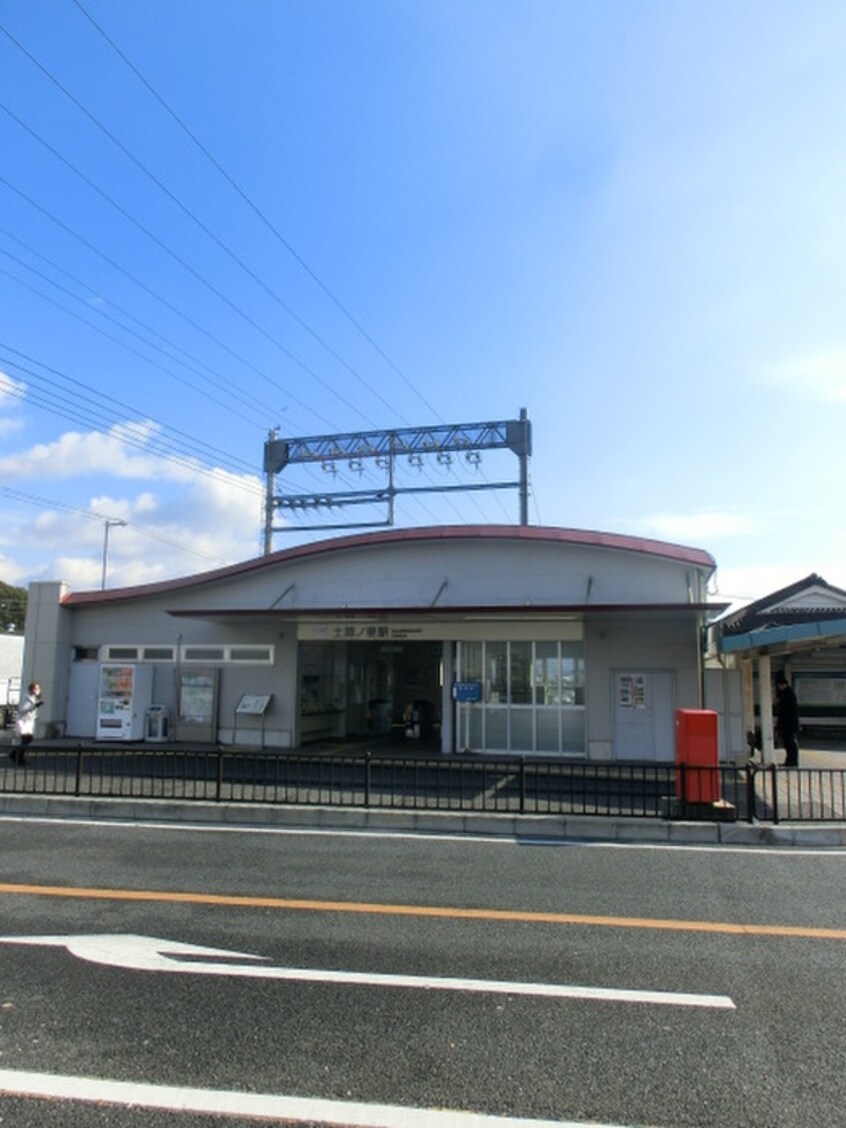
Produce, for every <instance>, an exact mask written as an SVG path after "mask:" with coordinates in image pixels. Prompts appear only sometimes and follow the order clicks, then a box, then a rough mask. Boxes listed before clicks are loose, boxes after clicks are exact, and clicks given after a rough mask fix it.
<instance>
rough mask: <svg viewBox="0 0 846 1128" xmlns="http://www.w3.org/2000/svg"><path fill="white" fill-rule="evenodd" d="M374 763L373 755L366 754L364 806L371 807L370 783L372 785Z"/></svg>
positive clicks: (370, 753)
mask: <svg viewBox="0 0 846 1128" xmlns="http://www.w3.org/2000/svg"><path fill="white" fill-rule="evenodd" d="M372 763H373V753H372V752H365V753H364V805H365V807H369V806H370V783H371V765H372Z"/></svg>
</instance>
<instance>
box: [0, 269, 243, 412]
mask: <svg viewBox="0 0 846 1128" xmlns="http://www.w3.org/2000/svg"><path fill="white" fill-rule="evenodd" d="M0 254H3V255H5V256H6V257H7V258H10V259H12V261H13V262H17V263H18V264H19V265H20V266H23V267H24V269H26V270H30V271H32V273H33V274H35V275H36V276H37V277H39V278H42V279H43V280H44V281H45V282H47V283H48V285H50V286H54V287H55V288H56V289H57V290H60V291H61V292H62V293H64V294H67V296H68V297H69V298H72V299H73V300H74V301H82V299H81V298H78V297H77V296H76V295H75V294H72V293H71V292H70V290H68V289H66V288H65V287H64V286H60V285H59V284H58V283H57V282H54V281H53V280H52V279H50V278H48V277H47V276H46V275H45V274H42V273H41V272H40V271H37V270H35V269H34V268H33V267H31V266H29V265H28V264H27V263H25V262H23V261H22V260H21V259H19V258H17V256H15V255H12V254H10V253H9V252H8V251H6V250H4V249H3V248H2V247H0ZM0 274H4V275H5V276H6V277H7V278H11V279H12V281H13V282H15V283H16V284H17V285H18V286H22V287H24V289H27V290H29V291H30V293H33V294H35V295H36V296H37V297H39V298H41V300H42V301H45V302H48V303H49V304H50V305H53V306H55V307H56V308H57V309H60V310H61V311H62V312H63V313H66V314H67V315H68V316H69V317H73V318H75V319H76V320H77V321H79V322H80V323H81V324H82V325H86V326H87V327H88V328H89V329H92V330H93V331H94V332H95V333H99V334H100V335H101V336H102V337H105V338H106V339H107V340H109V341H113V342H114V343H115V344H117V345H119V346H120V347H121V348H122V349H125V350H126V351H127V352H129V353H132V354H133V355H134V356H137V357H139V358H140V359H141V360H143V361H144V363H145V364H149V365H152V367H154V368H157V369H158V370H159V371H160V372H164V373H165V374H166V375H168V376H172V377H173V379H174V380H176V381H178V382H179V383H181V384H184V385H185V386H186V387H188V388H190V389H191V390H192V391H194V392H197V393H198V394H200V395H202V396H203V397H204V398H205V399H210V400H212V401H213V402H214V403H216V404H218V406H219V407H223V408H224V409H225V410H226V411H228V412H231V413H233V414H235V415H238V416H239V417H240V418H241V419H243V420H244V421H245V422H246V423H250V424H251V425H253V426H255V427H260V428H261V429H262V430H264V422H257V421H256V420H255V419H250V418H249V417H248V416H247V415H245V414H244V413H243V412H242V411H240V410H239V409H238V408H237V407H233V406H232V405H231V404H224V403H223V402H222V401H221V400H219V399H217V398H216V397H215V396H213V395H211V394H210V392H209V390H208V389H207V388H203V387H199V386H198V385H197V384H195V383H193V382H192V381H191V380H188V379H187V378H186V377H185V376H180V375H179V374H178V373H177V372H174V371H173V369H171V368H167V367H165V365H163V364H159V363H158V361H156V360H153V359H152V358H150V357H148V356H145V355H144V354H143V353H142V352H140V351H139V350H138V349H136V348H133V346H132V345H130V344H128V343H127V342H126V341H123V340H121V339H120V338H119V337H116V336H115V335H114V334H113V333H109V332H107V331H106V330H105V329H103V328H102V327H101V326H99V325H95V324H94V323H93V322H92V321H89V320H88V318H86V317H83V316H82V314H80V313H78V312H76V311H75V310H72V309H69V308H68V307H67V306H66V305H63V304H62V303H61V302H59V301H57V300H56V299H55V298H51V297H50V296H49V295H48V294H45V293H43V292H42V291H41V290H38V289H36V288H35V287H34V286H32V285H30V283H28V282H25V281H24V280H23V279H22V278H19V277H18V276H17V275H15V274H12V272H11V271H8V270H3V268H2V267H0ZM95 312H96V313H97V314H99V316H100V317H102V318H104V320H106V321H110V322H111V323H112V324H113V325H116V326H117V327H118V328H120V329H121V330H123V332H125V333H129V334H130V335H131V336H133V337H136V338H137V339H138V340H139V341H142V342H143V343H144V344H145V345H147V346H148V347H149V348H152V349H155V350H156V351H158V352H160V353H162V355H163V356H166V357H167V358H168V359H169V360H173V361H175V362H176V363H177V364H182V365H183V366H184V367H186V368H188V370H189V371H194V372H196V369H192V368H191V366H190V365H187V364H185V362H184V361H181V360H179V358H178V357H174V356H171V355H170V354H169V353H168V352H167V351H166V350H165V349H162V348H161V347H160V346H158V345H156V344H155V343H154V342H152V341H150V340H148V339H146V338H144V337H143V336H142V335H141V334H140V333H136V332H135V330H133V329H131V328H130V327H129V326H127V325H124V324H123V323H122V322H121V321H119V320H118V319H117V318H115V317H112V316H111V315H110V314H108V313H106V312H104V311H103V310H95ZM196 375H198V376H199V375H201V373H199V372H196ZM221 379H222V377H221ZM218 386H221V385H219V384H218ZM222 390H223V391H224V392H226V393H228V394H229V395H230V396H232V398H233V399H234V400H235V401H236V402H237V403H242V402H243V401H244V400H251V399H252V397H251V396H249V395H248V394H247V393H241V394H240V395H239V394H236V393H235V392H233V391H232V390H231V389H230V388H229V387H227V386H226V385H222ZM254 403H255V404H256V410H257V409H258V408H259V407H260V406H261V405H260V404H259V401H257V400H255V401H254Z"/></svg>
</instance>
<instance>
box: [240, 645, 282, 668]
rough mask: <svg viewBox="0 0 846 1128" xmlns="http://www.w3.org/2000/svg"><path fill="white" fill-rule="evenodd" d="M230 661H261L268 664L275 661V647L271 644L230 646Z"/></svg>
mask: <svg viewBox="0 0 846 1128" xmlns="http://www.w3.org/2000/svg"><path fill="white" fill-rule="evenodd" d="M229 661H230V662H261V663H263V664H265V665H266V664H268V663H271V662H272V661H273V648H272V647H270V646H232V647H230V648H229Z"/></svg>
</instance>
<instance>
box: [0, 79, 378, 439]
mask: <svg viewBox="0 0 846 1128" xmlns="http://www.w3.org/2000/svg"><path fill="white" fill-rule="evenodd" d="M0 110H2V111H3V112H4V113H5V114H6V115H7V116H8V117H10V118H11V119H12V121H14V122H15V123H16V124H17V125H18V126H19V127H20V128H21V129H23V130H24V131H25V132H26V133H28V134H29V135H30V137H32V138H33V139H34V140H35V141H37V142H38V143H39V144H40V145H42V146H43V147H44V148H45V149H46V150H47V151H48V152H49V153H51V154H52V155H53V156H54V157H55V158H56V159H57V160H58V161H61V163H62V164H63V165H64V166H65V167H66V168H68V169H70V171H71V172H72V173H73V174H74V175H75V176H78V177H79V179H80V180H82V182H83V183H84V184H87V185H88V187H89V188H90V189H91V190H92V191H93V192H96V193H97V195H98V196H100V197H102V199H104V200H105V201H106V203H108V204H110V205H111V206H112V207H113V208H114V209H115V210H116V211H117V212H118V213H119V214H120V215H122V216H123V217H124V219H126V220H127V221H128V222H129V223H131V224H132V225H133V226H134V227H137V228H138V230H139V231H140V232H141V233H142V234H144V235H146V236H147V238H148V239H150V240H152V242H153V243H155V245H156V246H157V247H159V249H160V250H162V251H164V253H165V254H166V255H169V256H170V258H172V259H173V261H174V262H176V263H178V264H179V265H180V266H181V267H182V268H183V270H186V271H187V272H188V273H189V274H190V275H191V276H192V278H195V279H196V280H197V281H198V282H199V283H200V284H201V285H203V286H205V287H206V288H207V289H208V290H209V291H210V292H211V293H212V294H214V295H215V297H216V298H217V299H218V300H219V301H221V302H223V303H224V305H226V306H228V307H229V308H230V309H231V310H232V311H233V313H236V314H237V315H238V316H239V317H240V318H242V319H243V320H244V321H245V322H246V323H247V324H248V325H249V326H251V328H253V329H255V331H256V332H257V333H260V334H261V335H262V336H263V337H264V338H265V339H266V340H267V341H269V342H270V343H271V344H272V345H274V346H275V347H276V348H277V349H279V351H280V352H281V353H283V355H284V356H286V357H287V358H288V359H289V360H290V361H291V363H292V364H295V365H297V367H298V368H301V369H302V371H303V372H305V373H306V374H307V375H309V376H311V377H312V379H314V380H316V381H317V382H318V383H319V384H321V385H322V386H323V387H324V388H325V389H326V390H327V391H328V392H330V394H331V395H333V396H335V397H336V398H337V399H339V400H340V401H341V403H343V404H344V406H345V407H348V408H349V409H350V410H351V411H354V412H355V413H356V415H358V416H360V418H362V419H364V420H365V421H366V422H367V423H369V424H370V425H371V426H375V423H373V421H372V420H371V419H370V417H369V416H368V415H367V414H366V413H365V412H363V411H362V410H361V409H360V408H358V407H356V406H355V404H353V403H352V402H351V401H350V400H348V399H347V398H346V397H345V396H342V395H341V393H340V392H339V391H337V389H335V388H333V387H332V385H331V384H330V383H329V382H328V381H327V380H324V378H323V377H322V376H320V375H318V373H317V372H315V371H314V369H313V368H311V367H309V365H307V364H306V363H305V361H304V360H301V359H300V357H298V356H297V355H296V354H295V353H293V352H291V350H290V349H289V348H288V347H287V346H286V345H283V344H282V342H281V341H279V340H278V339H277V338H276V337H274V336H273V334H272V333H270V332H268V330H267V329H264V328H263V327H262V326H261V325H259V323H258V322H257V321H256V320H255V319H254V318H253V317H251V316H250V315H249V314H248V313H247V312H246V311H245V310H243V309H242V308H241V307H240V306H239V305H237V304H236V303H235V302H233V301H232V299H231V298H229V297H227V296H226V294H224V293H223V291H222V290H220V289H219V288H218V287H217V286H215V285H214V283H213V282H210V281H209V280H208V278H206V277H205V276H204V275H203V274H201V273H200V272H199V271H198V270H196V269H195V268H194V267H193V266H191V264H190V263H189V262H187V261H186V260H185V259H184V258H183V257H182V256H181V255H179V254H177V252H176V251H174V250H173V248H172V247H169V246H168V245H167V243H165V242H164V241H163V240H162V239H160V238H159V237H158V235H156V234H154V232H152V231H151V230H150V228H149V227H146V226H145V225H144V224H143V223H142V222H141V221H140V220H139V219H136V218H135V216H133V215H132V214H131V213H130V212H128V211H127V210H126V208H125V207H123V205H122V204H119V203H118V201H117V200H116V199H115V198H114V196H111V195H109V193H108V192H106V191H105V190H104V189H103V188H100V186H99V185H98V184H95V182H94V181H93V180H92V179H91V177H90V176H88V175H86V173H84V172H83V171H82V169H80V168H78V167H77V165H75V164H74V163H73V161H71V160H70V159H69V158H68V157H66V156H64V155H63V154H62V153H60V152H59V150H58V149H57V148H56V147H55V145H51V144H50V142H49V141H47V140H46V139H45V138H44V137H42V136H41V135H40V134H39V133H37V132H36V131H35V130H34V129H33V128H32V127H31V126H29V125H27V123H26V122H25V121H24V120H23V119H22V118H21V117H19V116H18V115H17V114H16V113H15V112H14V111H13V110H10V109H9V107H8V106H7V105H5V104H4V103H2V102H0Z"/></svg>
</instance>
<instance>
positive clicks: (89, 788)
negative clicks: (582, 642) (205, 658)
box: [0, 745, 846, 823]
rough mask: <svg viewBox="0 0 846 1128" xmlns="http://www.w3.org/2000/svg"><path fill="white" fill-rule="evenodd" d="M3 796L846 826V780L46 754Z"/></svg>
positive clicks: (623, 767)
mask: <svg viewBox="0 0 846 1128" xmlns="http://www.w3.org/2000/svg"><path fill="white" fill-rule="evenodd" d="M0 793H12V794H26V795H66V796H83V797H91V798H94V797H96V798H119V799H129V798H132V799H150V800H163V799H173V800H187V801H191V800H204V801H207V802H217V803H264V804H276V805H311V806H334V807H354V808H360V807H365V808H368V809H383V810H385V809H391V810H425V811H457V812H462V811H463V812H487V813H494V814H512V815H597V816H617V817H627V818H663V819H707V820H714V819H719V820H735V819H740V820H745V821H748V822H772V823H777V822H780V821H805V822H843V821H846V771H844V770H840V769H826V768H795V769H794V768H790V769H785V768H779V769H776V768H763V767H760V766H757V765H754V764H749V765H746V766H742V767H735V766H730V765H721V766H719V767H717V768H703V767H686V766H684V765H681V766H679V767H677V766H676V765H675V764H643V763H631V764H619V763H615V764H591V763H567V762H561V761H554V760H532V759H513V760H509V759H499V758H496V759H495V758H484V757H479V756H475V755H473V756H452V757H433V758H431V759H409V758H407V757H397V758H392V757H388V756H372V755H370V754H367V753H365V754H360V753H359V754H355V755H325V754H321V755H305V754H300V753H290V754H288V753H269V752H268V753H265V752H261V753H258V752H257V753H252V752H238V751H226V750H224V749H217V750H208V751H181V750H175V749H150V748H138V747H133V748H129V749H120V750H115V749H112V748H108V749H105V748H104V749H99V748H91V747H86V746H82V745H80V746H79V747H77V748H49V747H44V746H39V747H38V748H37V749H30V750H29V751H28V752H27V756H26V760H25V762H24V763H23V764H16V763H13V762H12V760H11V759H4V760H3V762H2V766H1V767H0Z"/></svg>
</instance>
